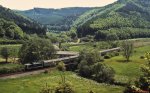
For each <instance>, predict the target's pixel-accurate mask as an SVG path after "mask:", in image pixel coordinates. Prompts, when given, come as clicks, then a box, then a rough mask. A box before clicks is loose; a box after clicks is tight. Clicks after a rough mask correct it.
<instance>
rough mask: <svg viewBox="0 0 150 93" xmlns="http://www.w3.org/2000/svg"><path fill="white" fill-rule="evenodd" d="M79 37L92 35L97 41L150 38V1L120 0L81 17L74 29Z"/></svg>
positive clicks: (75, 23)
mask: <svg viewBox="0 0 150 93" xmlns="http://www.w3.org/2000/svg"><path fill="white" fill-rule="evenodd" d="M74 28H75V29H76V30H77V33H78V37H85V36H87V35H92V36H94V37H95V39H96V40H101V39H105V40H106V39H109V40H116V39H126V38H145V37H150V1H149V0H118V1H117V2H115V3H113V4H110V5H107V6H105V7H101V8H96V9H92V10H90V11H88V12H86V13H84V14H83V15H81V16H80V17H79V18H78V19H77V20H76V21H75V22H74V27H72V29H74Z"/></svg>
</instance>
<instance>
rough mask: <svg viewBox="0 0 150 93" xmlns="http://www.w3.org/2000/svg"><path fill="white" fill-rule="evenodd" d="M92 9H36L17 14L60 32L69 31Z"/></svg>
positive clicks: (50, 29)
mask: <svg viewBox="0 0 150 93" xmlns="http://www.w3.org/2000/svg"><path fill="white" fill-rule="evenodd" d="M90 9H91V8H82V7H81V8H80V7H79V8H78V7H74V8H62V9H44V8H34V9H31V10H26V11H17V13H19V14H22V15H24V16H27V17H29V18H31V19H33V20H36V21H37V22H39V23H41V24H43V25H46V26H47V27H48V30H49V31H53V32H60V31H69V29H70V27H71V25H72V24H73V22H74V21H75V20H76V19H77V18H78V16H80V15H81V14H83V13H84V12H86V11H88V10H90Z"/></svg>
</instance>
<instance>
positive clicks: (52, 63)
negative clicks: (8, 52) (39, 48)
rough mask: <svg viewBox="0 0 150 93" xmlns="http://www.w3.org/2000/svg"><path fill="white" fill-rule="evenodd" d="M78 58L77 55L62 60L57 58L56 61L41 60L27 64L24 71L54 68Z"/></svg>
mask: <svg viewBox="0 0 150 93" xmlns="http://www.w3.org/2000/svg"><path fill="white" fill-rule="evenodd" d="M76 58H78V55H76V56H69V57H64V58H58V59H52V60H41V61H37V62H32V63H27V64H24V66H25V70H34V69H40V68H46V67H55V66H56V65H57V64H58V63H59V62H61V61H63V62H67V61H70V60H72V59H76Z"/></svg>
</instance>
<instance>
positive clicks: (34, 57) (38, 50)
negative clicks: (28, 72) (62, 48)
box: [19, 38, 56, 64]
mask: <svg viewBox="0 0 150 93" xmlns="http://www.w3.org/2000/svg"><path fill="white" fill-rule="evenodd" d="M55 52H56V51H55V49H54V46H53V45H52V43H51V42H50V41H49V40H47V39H41V38H32V39H30V40H29V41H27V42H25V43H24V44H23V45H22V47H21V49H20V51H19V58H20V61H21V63H23V64H24V63H32V62H38V61H39V60H48V59H52V58H53V57H54V54H55Z"/></svg>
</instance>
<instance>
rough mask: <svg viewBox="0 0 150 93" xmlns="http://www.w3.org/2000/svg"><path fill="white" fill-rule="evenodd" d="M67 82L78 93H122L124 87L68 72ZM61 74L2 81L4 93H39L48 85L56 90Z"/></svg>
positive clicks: (54, 73) (53, 72)
mask: <svg viewBox="0 0 150 93" xmlns="http://www.w3.org/2000/svg"><path fill="white" fill-rule="evenodd" d="M65 74H66V80H67V82H69V83H71V84H72V86H73V87H74V90H75V91H76V93H88V91H90V90H93V91H95V92H96V93H110V91H111V93H121V92H122V90H123V89H124V88H123V87H118V86H110V85H106V84H99V83H96V82H95V81H92V80H88V79H85V78H81V77H79V76H77V75H76V74H75V73H72V72H66V73H65ZM60 80H61V78H60V73H59V72H58V71H52V72H51V73H50V74H40V75H33V76H27V77H23V78H18V79H8V80H0V90H1V92H2V93H38V92H39V90H40V89H41V87H42V86H44V85H45V84H46V83H47V84H48V85H49V86H50V87H52V88H54V87H55V86H57V84H58V83H59V82H60Z"/></svg>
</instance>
